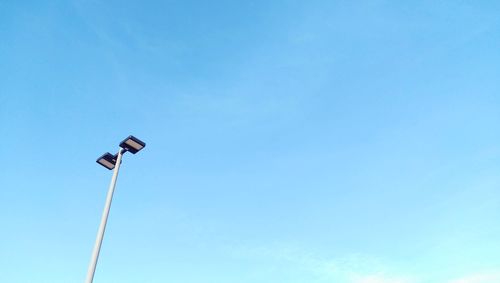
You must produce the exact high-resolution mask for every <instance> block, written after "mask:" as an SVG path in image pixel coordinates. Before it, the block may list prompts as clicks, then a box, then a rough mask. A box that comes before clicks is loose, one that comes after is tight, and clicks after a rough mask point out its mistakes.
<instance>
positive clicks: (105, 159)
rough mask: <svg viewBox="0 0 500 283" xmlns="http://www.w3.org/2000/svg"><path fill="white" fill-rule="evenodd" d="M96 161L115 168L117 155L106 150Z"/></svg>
mask: <svg viewBox="0 0 500 283" xmlns="http://www.w3.org/2000/svg"><path fill="white" fill-rule="evenodd" d="M96 162H97V163H99V164H101V165H102V166H104V167H105V168H106V169H108V170H113V168H115V165H116V156H115V155H113V154H111V153H109V152H106V153H105V154H103V155H102V156H101V157H99V158H98V159H97V160H96Z"/></svg>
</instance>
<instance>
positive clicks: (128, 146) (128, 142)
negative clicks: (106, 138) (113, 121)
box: [120, 136, 146, 154]
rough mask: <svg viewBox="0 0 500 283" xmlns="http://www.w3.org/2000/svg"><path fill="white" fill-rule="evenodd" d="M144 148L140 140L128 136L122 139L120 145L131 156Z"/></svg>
mask: <svg viewBox="0 0 500 283" xmlns="http://www.w3.org/2000/svg"><path fill="white" fill-rule="evenodd" d="M145 146H146V143H144V142H143V141H141V140H140V139H138V138H136V137H134V136H128V138H126V139H124V140H123V141H122V142H121V143H120V147H121V148H123V149H125V150H126V151H130V153H132V154H136V153H137V152H139V151H140V150H141V149H143V148H144V147H145Z"/></svg>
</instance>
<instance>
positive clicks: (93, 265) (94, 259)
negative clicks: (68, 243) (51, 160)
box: [85, 148, 124, 283]
mask: <svg viewBox="0 0 500 283" xmlns="http://www.w3.org/2000/svg"><path fill="white" fill-rule="evenodd" d="M123 153H124V152H123V149H121V148H120V150H119V151H118V157H117V158H116V165H115V170H114V171H113V177H112V178H111V184H109V189H108V196H107V197H106V205H105V206H104V211H103V213H102V218H101V225H99V231H97V239H96V240H95V246H94V251H93V252H92V258H91V260H90V265H89V270H88V272H87V280H85V283H92V281H93V280H94V273H95V268H96V266H97V259H98V258H99V252H100V251H101V245H102V239H103V237H104V231H105V230H106V223H107V222H108V215H109V209H110V208H111V201H112V200H113V193H114V191H115V186H116V179H117V178H118V171H119V170H120V164H121V162H122V155H123Z"/></svg>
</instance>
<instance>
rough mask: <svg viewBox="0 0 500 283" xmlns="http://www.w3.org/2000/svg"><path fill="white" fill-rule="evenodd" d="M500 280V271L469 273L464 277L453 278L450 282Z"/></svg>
mask: <svg viewBox="0 0 500 283" xmlns="http://www.w3.org/2000/svg"><path fill="white" fill-rule="evenodd" d="M498 282H500V271H495V272H484V273H477V274H473V275H468V276H465V277H463V278H459V279H454V280H451V281H450V282H449V283H498Z"/></svg>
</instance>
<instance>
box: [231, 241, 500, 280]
mask: <svg viewBox="0 0 500 283" xmlns="http://www.w3.org/2000/svg"><path fill="white" fill-rule="evenodd" d="M232 252H233V253H234V254H235V256H238V257H245V258H252V259H255V260H264V261H273V262H276V263H281V264H283V263H285V264H287V265H290V267H291V268H294V269H295V270H301V271H302V272H304V273H308V274H310V275H311V277H314V278H317V279H318V280H317V281H315V282H321V283H323V282H324V283H430V282H432V283H434V282H437V283H498V282H500V269H496V270H493V271H481V272H480V271H478V272H476V273H471V274H466V275H461V276H453V275H448V276H446V275H443V274H436V271H432V270H429V272H428V273H425V274H422V272H419V273H416V272H415V271H411V270H410V268H407V267H405V266H404V265H401V264H400V263H395V262H389V261H386V260H383V259H380V258H377V257H374V256H370V255H364V254H350V255H347V256H343V257H337V258H324V257H321V256H319V255H317V254H314V253H311V252H307V251H305V250H301V249H299V248H296V247H290V246H288V247H284V246H281V247H258V248H241V247H240V248H237V249H232ZM458 272H460V270H457V273H458ZM447 277H448V278H447ZM437 278H441V279H440V280H438V279H437ZM443 278H444V279H443Z"/></svg>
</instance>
